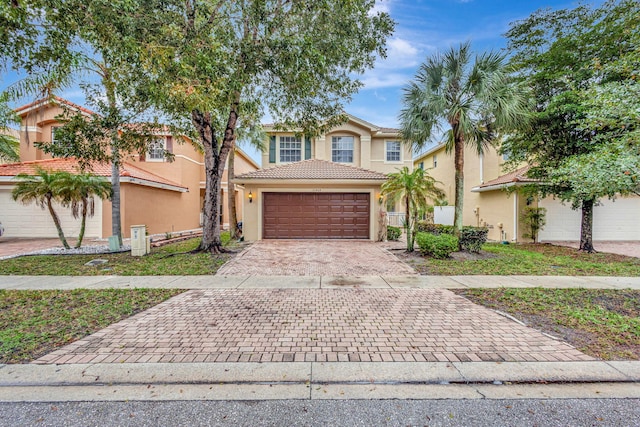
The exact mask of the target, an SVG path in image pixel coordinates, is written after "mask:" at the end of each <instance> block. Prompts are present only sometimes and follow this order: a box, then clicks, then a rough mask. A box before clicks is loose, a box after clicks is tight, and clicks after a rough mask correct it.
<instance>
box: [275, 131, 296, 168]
mask: <svg viewBox="0 0 640 427" xmlns="http://www.w3.org/2000/svg"><path fill="white" fill-rule="evenodd" d="M296 144H297V148H296V147H295V145H296ZM296 151H297V152H298V155H297V156H295V152H296ZM283 154H286V155H287V157H286V158H285V157H283ZM296 157H297V159H296ZM278 160H279V161H280V163H293V162H299V161H301V160H302V137H299V136H291V135H289V136H280V137H278Z"/></svg>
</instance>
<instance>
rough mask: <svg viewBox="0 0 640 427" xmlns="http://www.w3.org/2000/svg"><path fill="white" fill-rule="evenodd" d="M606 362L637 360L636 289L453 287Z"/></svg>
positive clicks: (639, 312)
mask: <svg viewBox="0 0 640 427" xmlns="http://www.w3.org/2000/svg"><path fill="white" fill-rule="evenodd" d="M454 292H456V293H457V294H459V295H463V296H465V297H467V298H468V299H470V300H471V301H473V302H475V303H477V304H481V305H484V306H486V307H489V308H492V309H496V310H500V311H504V312H507V313H509V314H511V315H512V316H514V317H516V318H518V319H520V320H523V321H524V322H525V323H527V324H528V325H529V326H531V327H533V328H535V329H538V330H541V331H543V332H546V333H549V334H551V335H554V336H556V337H559V338H561V339H562V340H564V341H566V342H568V343H570V344H571V345H573V346H574V347H576V348H577V349H579V350H580V351H582V352H584V353H586V354H589V355H591V356H594V357H598V358H600V359H604V360H640V291H637V290H629V289H627V290H612V289H543V288H525V289H513V288H499V289H460V290H455V291H454Z"/></svg>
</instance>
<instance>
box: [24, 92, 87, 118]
mask: <svg viewBox="0 0 640 427" xmlns="http://www.w3.org/2000/svg"><path fill="white" fill-rule="evenodd" d="M51 104H56V105H60V106H64V107H67V108H70V109H72V110H76V111H81V112H82V113H84V114H86V115H89V116H93V115H95V114H96V113H95V112H93V111H91V110H89V109H88V108H85V107H83V106H81V105H78V104H74V103H73V102H71V101H67V100H66V99H64V98H60V97H59V96H52V97H49V98H43V99H37V100H35V101H33V102H31V103H29V104H27V105H23V106H21V107H18V108H16V109H15V110H14V111H15V112H16V114H17V115H19V116H23V115H25V114H26V113H28V112H29V111H32V110H36V109H38V108H41V107H45V106H47V105H51Z"/></svg>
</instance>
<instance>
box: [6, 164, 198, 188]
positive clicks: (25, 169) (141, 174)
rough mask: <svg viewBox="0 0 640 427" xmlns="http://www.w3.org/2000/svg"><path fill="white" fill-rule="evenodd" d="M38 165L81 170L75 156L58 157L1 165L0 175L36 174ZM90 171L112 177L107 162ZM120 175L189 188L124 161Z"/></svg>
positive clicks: (96, 165)
mask: <svg viewBox="0 0 640 427" xmlns="http://www.w3.org/2000/svg"><path fill="white" fill-rule="evenodd" d="M37 167H40V168H42V169H45V170H49V171H63V172H71V173H77V172H79V171H80V166H79V164H78V161H77V160H76V159H75V158H56V159H47V160H34V161H30V162H21V163H9V164H6V165H0V177H13V176H16V175H18V174H19V173H26V174H34V173H35V171H36V168H37ZM88 171H89V172H92V173H94V174H95V175H98V176H104V177H110V176H111V165H110V164H107V163H93V164H92V165H91V166H90V168H89V170H88ZM120 176H121V177H125V178H132V179H135V180H142V181H148V182H152V183H156V184H162V185H169V186H172V187H178V188H182V189H187V187H185V186H183V185H180V184H178V183H176V182H173V181H170V180H168V179H165V178H163V177H161V176H159V175H156V174H154V173H151V172H148V171H146V170H144V169H141V168H139V167H137V166H134V165H132V164H131V163H127V162H124V163H123V164H122V166H121V167H120Z"/></svg>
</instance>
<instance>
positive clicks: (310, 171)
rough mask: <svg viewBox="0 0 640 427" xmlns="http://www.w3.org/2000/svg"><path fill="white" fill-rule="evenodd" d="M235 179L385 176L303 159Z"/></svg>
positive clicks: (365, 177) (356, 178)
mask: <svg viewBox="0 0 640 427" xmlns="http://www.w3.org/2000/svg"><path fill="white" fill-rule="evenodd" d="M235 179H236V180H252V181H253V180H287V179H311V180H314V179H317V180H327V179H331V180H333V179H335V180H342V181H344V180H372V181H385V180H386V179H387V176H386V175H385V174H383V173H380V172H374V171H371V170H368V169H362V168H358V167H355V166H348V165H343V164H341V163H334V162H329V161H327V160H318V159H311V160H303V161H301V162H295V163H288V164H285V165H281V166H276V167H273V168H268V169H259V170H257V171H253V172H249V173H245V174H242V175H238V176H236V177H235Z"/></svg>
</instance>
